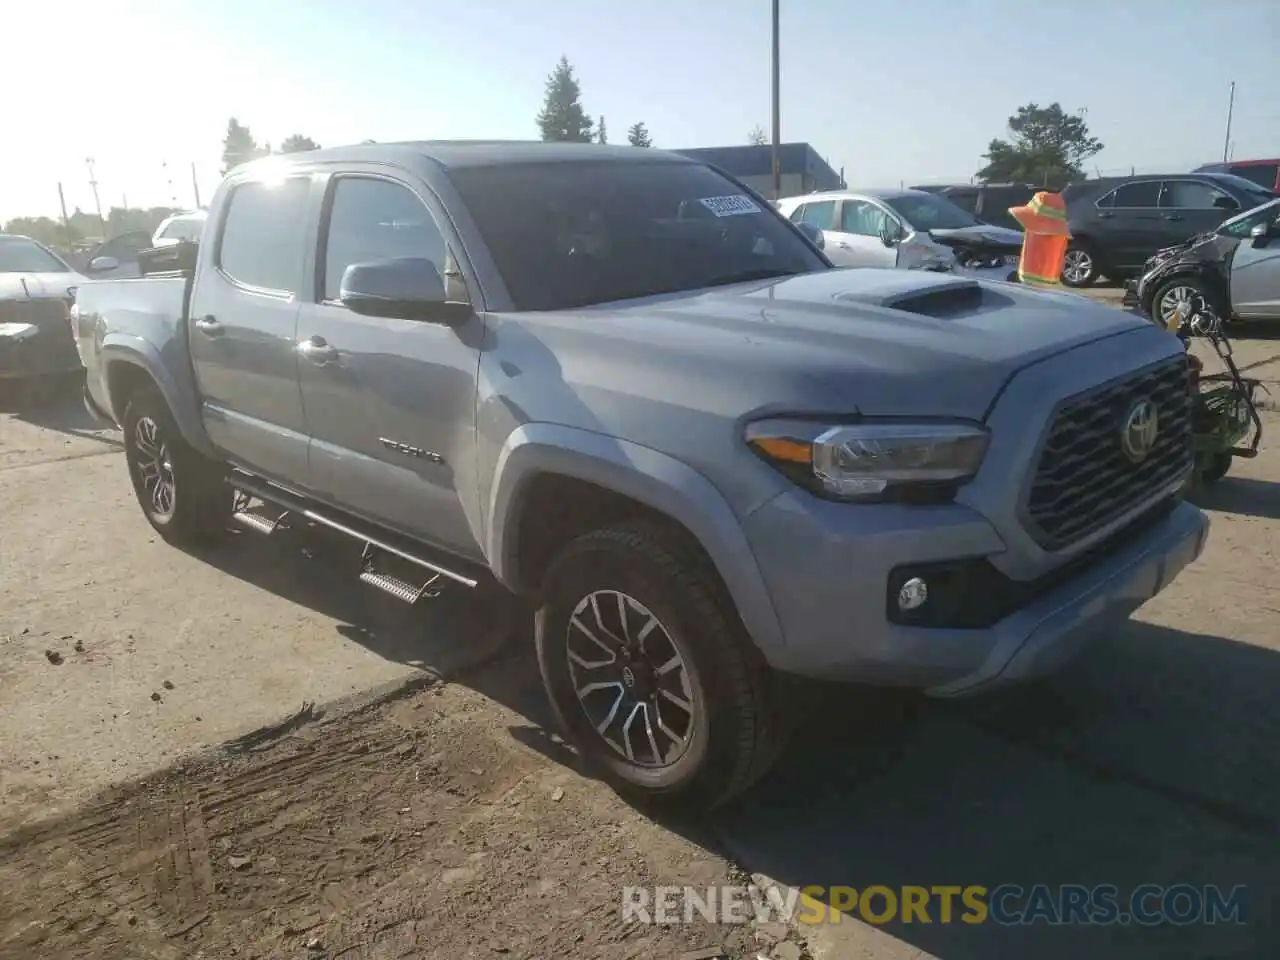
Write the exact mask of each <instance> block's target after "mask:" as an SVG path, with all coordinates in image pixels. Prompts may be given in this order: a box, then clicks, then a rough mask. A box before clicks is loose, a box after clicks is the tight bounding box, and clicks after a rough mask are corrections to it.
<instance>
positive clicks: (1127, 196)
mask: <svg viewBox="0 0 1280 960" xmlns="http://www.w3.org/2000/svg"><path fill="white" fill-rule="evenodd" d="M1160 183H1161V182H1160V181H1159V180H1140V181H1138V182H1137V183H1126V184H1125V185H1124V186H1123V187H1118V188H1117V189H1116V190H1115V191H1114V192H1112V193H1111V194H1110V197H1111V202H1110V203H1102V202H1099V203H1098V206H1100V207H1115V208H1117V209H1122V208H1125V207H1129V208H1133V207H1154V206H1156V205H1157V204H1158V203H1159V201H1160Z"/></svg>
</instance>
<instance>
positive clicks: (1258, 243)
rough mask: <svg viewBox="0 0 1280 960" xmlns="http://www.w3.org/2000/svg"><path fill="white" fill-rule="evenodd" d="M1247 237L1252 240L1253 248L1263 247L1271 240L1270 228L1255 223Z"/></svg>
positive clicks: (1266, 225) (1267, 225) (1264, 224)
mask: <svg viewBox="0 0 1280 960" xmlns="http://www.w3.org/2000/svg"><path fill="white" fill-rule="evenodd" d="M1249 236H1250V237H1252V238H1253V245H1254V246H1255V247H1265V246H1266V245H1267V240H1269V239H1270V238H1271V227H1270V225H1269V224H1266V223H1255V224H1254V225H1253V226H1252V227H1251V228H1250V230H1249Z"/></svg>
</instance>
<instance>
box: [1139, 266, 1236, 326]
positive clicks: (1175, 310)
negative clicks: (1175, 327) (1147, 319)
mask: <svg viewBox="0 0 1280 960" xmlns="http://www.w3.org/2000/svg"><path fill="white" fill-rule="evenodd" d="M1151 314H1152V319H1153V320H1155V321H1156V323H1158V324H1160V325H1161V326H1162V327H1164V328H1165V329H1166V330H1168V329H1171V328H1170V326H1169V325H1170V324H1171V323H1173V322H1174V320H1175V318H1177V317H1181V323H1182V325H1183V326H1187V325H1188V324H1189V325H1190V330H1189V332H1190V333H1192V334H1193V335H1196V336H1204V335H1205V334H1207V333H1211V332H1216V331H1217V330H1218V328H1219V327H1220V326H1221V324H1222V321H1223V319H1224V317H1225V312H1224V310H1223V306H1222V304H1221V303H1220V302H1219V298H1218V296H1217V294H1216V293H1215V292H1214V291H1213V290H1212V289H1210V288H1209V287H1208V286H1207V285H1206V284H1205V283H1204V282H1203V281H1201V280H1198V279H1195V278H1191V277H1175V278H1174V279H1172V280H1170V281H1169V282H1168V283H1166V284H1164V285H1163V286H1161V287H1160V289H1159V290H1157V291H1156V293H1155V296H1154V297H1152V298H1151Z"/></svg>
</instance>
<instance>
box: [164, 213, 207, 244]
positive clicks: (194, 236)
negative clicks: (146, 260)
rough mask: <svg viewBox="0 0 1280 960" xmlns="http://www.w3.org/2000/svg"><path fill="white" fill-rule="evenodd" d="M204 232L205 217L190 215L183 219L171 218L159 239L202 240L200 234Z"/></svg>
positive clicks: (193, 241)
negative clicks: (197, 217) (192, 216)
mask: <svg viewBox="0 0 1280 960" xmlns="http://www.w3.org/2000/svg"><path fill="white" fill-rule="evenodd" d="M203 232H204V218H203V217H201V218H199V219H196V218H191V217H188V218H186V219H183V220H170V221H169V224H168V226H166V227H165V228H164V229H162V230H161V231H160V235H159V236H158V237H156V239H157V240H190V241H191V242H192V243H195V242H198V241H199V240H200V234H201V233H203Z"/></svg>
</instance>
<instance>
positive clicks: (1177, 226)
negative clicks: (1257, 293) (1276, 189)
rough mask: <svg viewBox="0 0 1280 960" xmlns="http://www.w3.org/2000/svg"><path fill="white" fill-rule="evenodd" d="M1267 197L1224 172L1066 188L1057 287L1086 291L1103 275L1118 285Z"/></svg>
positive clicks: (1098, 182) (1107, 181)
mask: <svg viewBox="0 0 1280 960" xmlns="http://www.w3.org/2000/svg"><path fill="white" fill-rule="evenodd" d="M1274 196H1275V193H1273V192H1272V191H1270V190H1264V189H1263V188H1262V187H1259V186H1258V185H1257V184H1256V183H1252V182H1250V181H1248V180H1242V179H1241V178H1239V177H1235V176H1232V175H1231V174H1226V173H1202V174H1190V173H1183V174H1172V175H1167V176H1138V177H1106V178H1103V179H1099V180H1081V181H1078V182H1076V183H1072V184H1069V185H1068V186H1067V187H1066V188H1065V189H1064V190H1063V191H1062V198H1063V200H1064V201H1065V202H1066V205H1067V219H1068V222H1069V224H1070V227H1071V234H1072V239H1071V246H1070V247H1069V248H1068V250H1067V257H1066V263H1065V265H1064V267H1063V270H1062V282H1063V283H1064V284H1066V285H1067V286H1069V287H1087V286H1089V285H1090V284H1092V283H1093V282H1094V281H1096V280H1097V279H1098V277H1100V276H1102V275H1104V274H1105V275H1106V276H1108V277H1110V278H1111V279H1113V280H1121V279H1124V278H1126V277H1128V276H1129V275H1130V274H1133V273H1136V272H1138V271H1139V270H1140V269H1141V268H1142V266H1143V264H1144V263H1146V261H1147V258H1149V257H1150V256H1152V255H1153V254H1154V253H1155V252H1156V251H1157V250H1161V249H1163V248H1165V247H1169V246H1173V245H1176V244H1179V243H1185V242H1186V241H1187V240H1190V239H1191V238H1192V237H1194V236H1196V235H1197V234H1201V233H1206V232H1208V231H1211V230H1215V229H1217V227H1218V226H1219V225H1220V224H1221V223H1222V222H1223V221H1224V220H1226V219H1227V218H1228V217H1231V216H1234V215H1235V214H1237V213H1239V212H1240V211H1241V210H1249V209H1252V208H1253V207H1256V206H1258V204H1260V203H1266V202H1267V201H1268V200H1270V199H1272V198H1273V197H1274Z"/></svg>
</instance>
